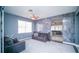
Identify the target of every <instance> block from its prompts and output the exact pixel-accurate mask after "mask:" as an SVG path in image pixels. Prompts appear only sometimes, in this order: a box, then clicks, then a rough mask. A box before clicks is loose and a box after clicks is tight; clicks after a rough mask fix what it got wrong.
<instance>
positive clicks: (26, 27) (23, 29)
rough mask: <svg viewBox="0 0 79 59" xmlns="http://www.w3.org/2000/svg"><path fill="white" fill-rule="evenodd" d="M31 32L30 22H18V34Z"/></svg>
mask: <svg viewBox="0 0 79 59" xmlns="http://www.w3.org/2000/svg"><path fill="white" fill-rule="evenodd" d="M29 32H32V22H27V21H22V20H18V33H29Z"/></svg>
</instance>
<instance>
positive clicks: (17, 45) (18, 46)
mask: <svg viewBox="0 0 79 59" xmlns="http://www.w3.org/2000/svg"><path fill="white" fill-rule="evenodd" d="M24 49H25V41H18V40H17V39H16V38H15V39H11V38H9V37H4V53H19V52H21V51H23V50H24Z"/></svg>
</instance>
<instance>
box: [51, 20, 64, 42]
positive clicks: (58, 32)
mask: <svg viewBox="0 0 79 59" xmlns="http://www.w3.org/2000/svg"><path fill="white" fill-rule="evenodd" d="M62 30H63V21H62V20H59V19H55V20H53V21H52V23H51V39H52V40H53V41H57V42H63V34H62Z"/></svg>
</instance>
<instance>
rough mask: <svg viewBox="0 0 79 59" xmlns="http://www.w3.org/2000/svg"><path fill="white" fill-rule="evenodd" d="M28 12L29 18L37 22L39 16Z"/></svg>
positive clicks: (30, 11) (31, 11)
mask: <svg viewBox="0 0 79 59" xmlns="http://www.w3.org/2000/svg"><path fill="white" fill-rule="evenodd" d="M28 12H29V14H30V15H29V16H30V18H31V19H32V20H38V19H39V16H38V15H35V14H34V12H33V10H32V9H30V10H28Z"/></svg>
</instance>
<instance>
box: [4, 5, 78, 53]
mask: <svg viewBox="0 0 79 59" xmlns="http://www.w3.org/2000/svg"><path fill="white" fill-rule="evenodd" d="M75 15H77V16H75ZM78 16H79V7H76V6H42V7H41V6H24V7H23V6H16V7H15V6H5V7H4V53H78V52H79V40H78V38H79V37H78V34H79V30H78V29H79V28H78V27H79V26H78V23H79V21H78V19H77V17H78ZM75 18H76V19H75Z"/></svg>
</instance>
